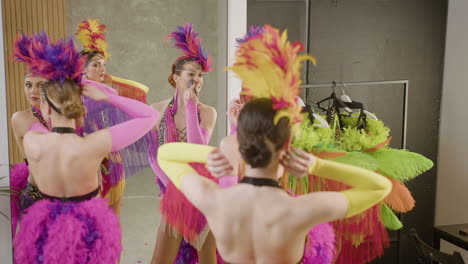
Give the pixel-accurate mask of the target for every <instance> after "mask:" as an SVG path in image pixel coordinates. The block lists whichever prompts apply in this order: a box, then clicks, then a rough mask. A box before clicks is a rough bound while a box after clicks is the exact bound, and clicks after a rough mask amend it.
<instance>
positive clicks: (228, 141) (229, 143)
mask: <svg viewBox="0 0 468 264" xmlns="http://www.w3.org/2000/svg"><path fill="white" fill-rule="evenodd" d="M238 146H239V143H238V142H237V136H235V135H231V136H226V137H223V139H221V141H220V142H219V148H220V149H221V152H223V154H224V155H226V154H230V152H231V151H234V150H235V151H238Z"/></svg>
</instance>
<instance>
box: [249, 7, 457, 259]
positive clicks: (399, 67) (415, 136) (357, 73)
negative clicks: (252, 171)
mask: <svg viewBox="0 0 468 264" xmlns="http://www.w3.org/2000/svg"><path fill="white" fill-rule="evenodd" d="M304 2H305V1H302V3H301V1H267V0H249V1H248V4H249V5H248V8H249V9H250V8H251V7H252V9H263V11H262V13H261V15H259V14H260V13H256V14H254V13H253V12H250V11H249V12H248V15H249V16H248V19H247V21H248V23H249V24H252V23H260V24H262V23H270V24H272V25H274V26H283V27H284V26H285V25H287V26H288V27H292V28H289V29H290V31H291V32H296V31H297V27H298V23H300V22H298V21H299V20H300V19H299V18H300V17H301V16H302V14H303V13H304V10H303V9H301V8H295V9H294V10H293V6H298V5H301V4H302V5H304ZM310 2H311V9H310V10H311V16H310V19H311V20H310V32H309V34H310V40H309V41H310V47H311V50H310V53H311V54H312V55H314V56H315V57H316V58H317V64H318V65H317V67H314V68H311V70H310V71H309V76H308V77H309V83H330V82H331V81H333V80H336V81H341V80H343V81H348V82H356V81H380V80H398V79H408V80H409V87H410V89H409V102H408V104H409V109H408V110H409V112H408V131H407V148H408V149H410V150H411V151H415V152H418V153H421V154H423V155H425V156H426V157H428V158H429V159H431V160H433V161H434V162H436V161H437V151H438V149H437V140H438V128H439V110H440V97H441V86H442V72H443V63H444V61H443V57H444V42H445V23H446V10H447V1H444V0H431V1H425V0H412V1H405V0H379V1H376V0H354V1H330V0H311V1H310ZM259 6H261V7H259ZM267 10H268V11H267ZM287 11H290V12H287ZM268 14H276V15H268ZM293 28H294V29H293ZM298 34H300V33H298ZM298 38H300V36H298ZM379 89H381V88H379ZM330 92H331V90H330ZM309 96H310V97H309V98H308V99H309V101H310V102H317V101H318V100H320V99H322V98H316V97H314V92H310V93H309ZM376 98H378V100H379V101H378V102H376V101H375V100H377V99H376ZM353 99H355V100H357V101H361V102H364V103H366V104H367V105H372V104H374V105H376V104H379V105H380V104H383V105H384V106H386V107H387V109H399V108H400V107H401V100H398V99H397V98H393V97H392V96H389V95H388V93H387V94H385V93H381V94H380V93H379V92H375V93H369V95H368V96H362V97H360V98H358V97H354V98H353ZM369 110H370V111H372V109H369ZM389 112H390V113H391V111H389ZM376 113H377V115H379V112H376ZM398 115H400V114H398ZM388 118H390V119H391V118H392V117H391V116H390V117H388ZM385 120H386V119H385V118H384V121H385ZM450 125H451V126H453V124H450ZM398 133H399V131H398ZM436 171H437V168H434V169H432V170H431V171H429V172H428V173H426V174H424V175H422V176H420V177H418V178H417V179H415V180H413V181H411V182H410V183H409V188H410V189H411V191H412V193H413V195H414V198H415V199H416V201H417V203H416V208H415V209H414V210H413V211H412V212H410V213H407V214H405V215H403V217H402V220H403V224H404V225H405V228H404V229H403V231H402V232H400V238H401V239H400V244H399V245H395V247H396V248H395V249H393V252H388V254H389V255H392V254H395V253H396V252H397V251H398V250H399V252H400V263H415V262H414V255H415V248H414V247H413V244H412V241H410V239H409V237H407V236H406V232H405V230H407V229H408V228H411V227H416V228H417V230H418V232H419V233H420V235H421V237H422V238H423V239H425V240H426V241H427V242H429V243H430V242H431V241H432V240H431V237H432V228H433V226H434V207H435V181H436ZM394 236H395V238H394V239H398V234H394ZM398 247H399V248H398ZM383 262H384V263H392V264H393V263H396V262H393V260H391V258H388V259H387V260H383Z"/></svg>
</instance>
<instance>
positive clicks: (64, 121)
mask: <svg viewBox="0 0 468 264" xmlns="http://www.w3.org/2000/svg"><path fill="white" fill-rule="evenodd" d="M51 120H52V128H54V127H71V128H74V129H75V128H76V125H75V119H68V118H65V117H62V116H60V117H51Z"/></svg>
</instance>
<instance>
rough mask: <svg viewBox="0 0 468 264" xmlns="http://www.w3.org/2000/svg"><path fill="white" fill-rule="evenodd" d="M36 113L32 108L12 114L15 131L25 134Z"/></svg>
mask: <svg viewBox="0 0 468 264" xmlns="http://www.w3.org/2000/svg"><path fill="white" fill-rule="evenodd" d="M34 118H35V117H34V115H33V114H32V112H31V110H29V109H28V110H24V111H18V112H16V113H14V114H13V115H12V116H11V125H12V127H13V131H14V132H15V133H18V134H22V135H24V134H25V133H26V132H27V131H28V129H29V127H30V126H31V124H32V123H33V122H34Z"/></svg>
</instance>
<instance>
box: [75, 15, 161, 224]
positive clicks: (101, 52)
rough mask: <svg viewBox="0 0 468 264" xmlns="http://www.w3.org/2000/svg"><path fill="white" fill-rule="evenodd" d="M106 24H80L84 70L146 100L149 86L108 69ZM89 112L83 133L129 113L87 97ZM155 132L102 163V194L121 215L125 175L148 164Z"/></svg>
mask: <svg viewBox="0 0 468 264" xmlns="http://www.w3.org/2000/svg"><path fill="white" fill-rule="evenodd" d="M105 28H106V26H105V25H102V24H100V23H99V20H98V19H88V20H85V21H83V22H81V24H79V25H78V31H77V33H76V36H77V38H78V40H80V42H81V44H82V46H83V50H82V51H81V55H82V56H83V57H84V58H86V63H85V68H84V74H85V77H86V78H87V79H89V80H93V81H97V82H101V83H109V84H110V85H111V86H112V88H113V89H114V90H116V91H117V92H118V94H119V95H121V96H124V97H127V98H131V99H136V100H139V101H140V102H143V103H146V93H147V92H148V87H146V86H145V85H143V84H140V83H137V82H135V81H130V80H125V79H122V78H118V77H115V76H111V75H109V74H108V73H107V72H106V67H105V64H106V60H107V58H108V57H109V56H110V54H109V53H108V52H107V47H108V44H107V40H106V36H105V34H104V32H105ZM84 104H85V107H86V109H87V114H86V117H85V120H84V125H83V128H82V131H83V133H84V134H89V133H92V132H94V131H96V130H99V129H102V128H106V127H109V126H112V125H115V124H118V123H121V122H123V121H126V120H129V116H128V115H127V114H126V113H125V112H123V111H121V110H120V109H117V108H115V107H114V106H112V105H109V104H105V103H101V102H95V101H93V100H89V99H88V98H86V97H84ZM154 144H155V136H154V135H153V134H152V133H149V134H148V135H146V136H145V137H143V138H142V139H140V140H138V141H137V142H135V143H134V144H132V145H130V146H129V147H127V148H125V149H123V150H121V151H119V152H113V153H110V154H109V156H108V157H106V159H105V160H104V161H103V163H102V165H101V175H102V185H101V186H102V188H101V196H103V197H106V198H109V203H110V206H111V208H112V209H113V210H114V212H116V213H117V214H118V215H120V208H121V203H122V196H123V193H124V190H125V177H130V176H132V175H135V174H136V173H137V172H138V171H139V170H141V169H143V168H149V167H150V165H149V162H148V159H147V156H148V151H149V150H150V149H151V150H152V149H154Z"/></svg>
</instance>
